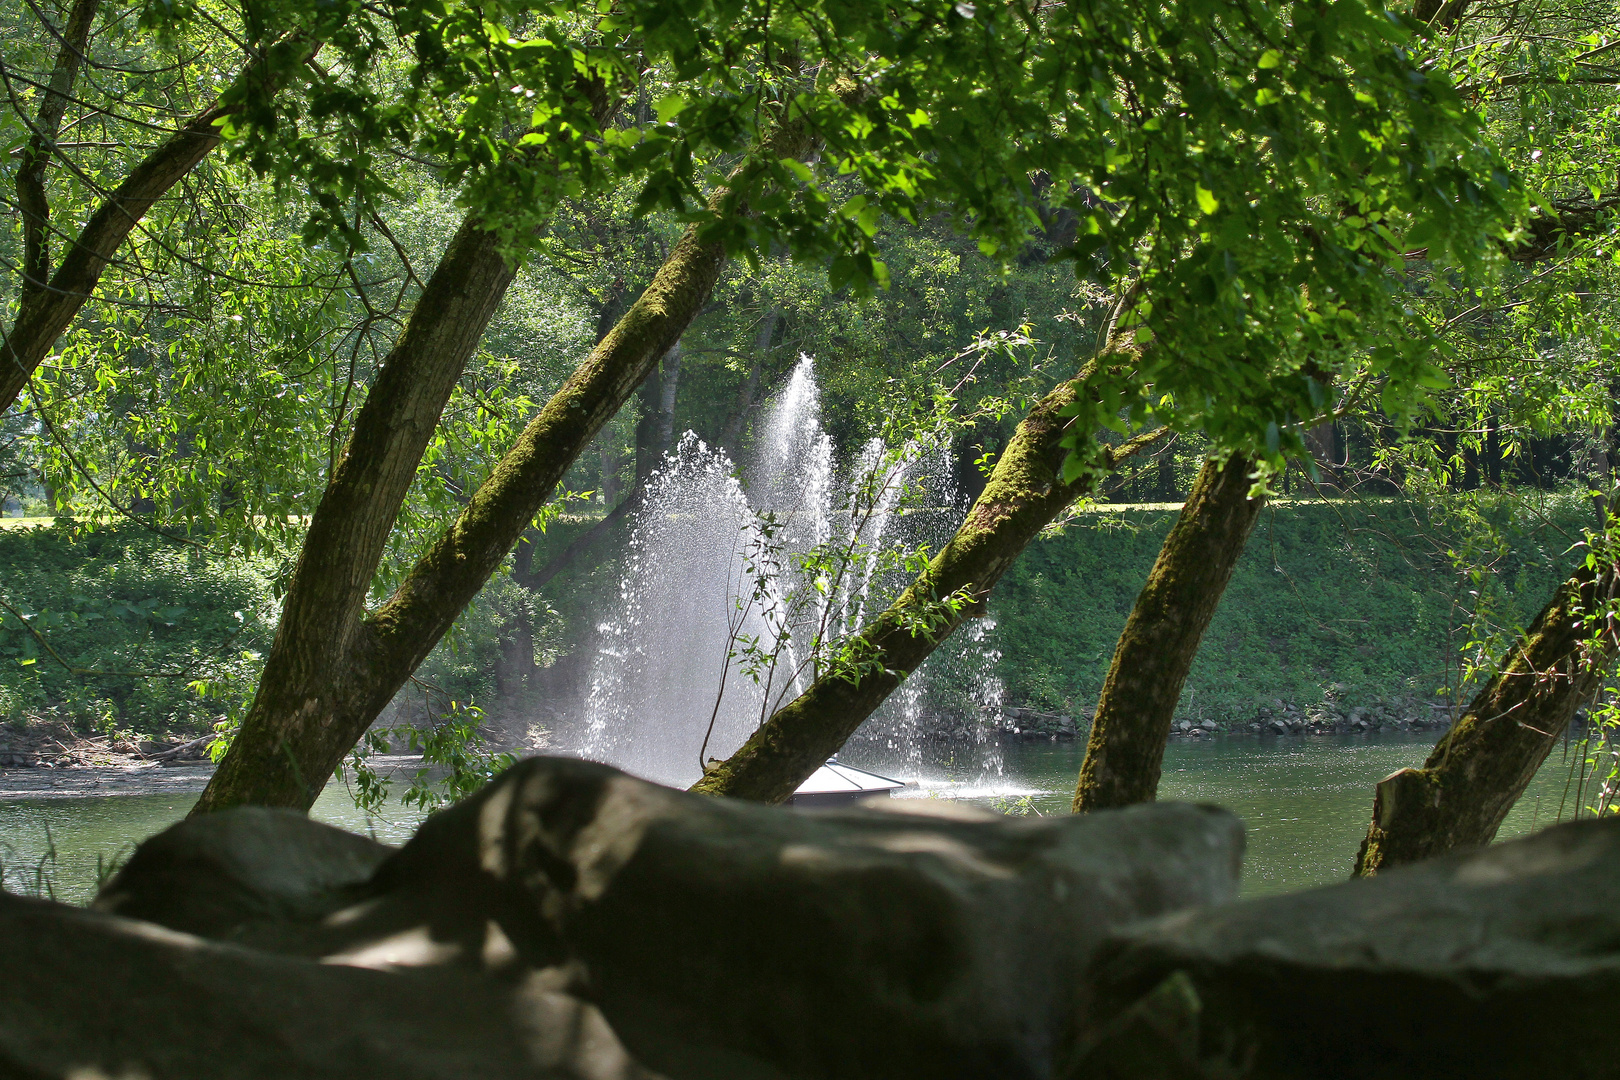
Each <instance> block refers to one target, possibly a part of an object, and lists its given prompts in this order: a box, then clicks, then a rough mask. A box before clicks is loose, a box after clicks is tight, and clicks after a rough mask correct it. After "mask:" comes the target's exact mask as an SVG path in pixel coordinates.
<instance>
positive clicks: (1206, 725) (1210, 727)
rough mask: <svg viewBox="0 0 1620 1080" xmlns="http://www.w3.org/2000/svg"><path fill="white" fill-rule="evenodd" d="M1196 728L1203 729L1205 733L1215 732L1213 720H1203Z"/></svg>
mask: <svg viewBox="0 0 1620 1080" xmlns="http://www.w3.org/2000/svg"><path fill="white" fill-rule="evenodd" d="M1198 726H1199V727H1201V728H1203V729H1204V730H1205V731H1210V732H1213V731H1214V730H1215V721H1213V720H1205V721H1203V722H1202V723H1201V724H1199V725H1198Z"/></svg>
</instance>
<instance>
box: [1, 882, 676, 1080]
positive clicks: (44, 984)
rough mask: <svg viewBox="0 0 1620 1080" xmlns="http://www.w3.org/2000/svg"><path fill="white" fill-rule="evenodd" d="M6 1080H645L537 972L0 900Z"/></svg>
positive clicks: (576, 1005) (609, 1038)
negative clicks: (385, 964) (423, 963)
mask: <svg viewBox="0 0 1620 1080" xmlns="http://www.w3.org/2000/svg"><path fill="white" fill-rule="evenodd" d="M0 941H4V942H5V943H6V947H5V948H4V949H0V1076H5V1077H18V1078H27V1080H36V1078H46V1077H50V1078H64V1080H91V1078H95V1077H101V1078H114V1077H117V1078H134V1077H142V1078H145V1080H282V1078H297V1080H376V1078H378V1077H387V1078H389V1080H468V1078H472V1077H478V1078H480V1080H482V1078H489V1080H518V1078H525V1080H528V1078H532V1080H567V1078H577V1080H638V1078H643V1080H645V1078H650V1074H649V1073H647V1072H646V1071H645V1070H644V1069H642V1068H641V1067H640V1066H638V1065H636V1064H635V1063H634V1062H632V1061H631V1060H630V1059H629V1057H628V1056H627V1055H626V1054H625V1053H624V1051H623V1048H622V1047H621V1046H620V1045H619V1044H618V1043H617V1041H616V1040H615V1039H614V1037H613V1034H612V1032H611V1031H610V1030H609V1029H608V1028H607V1027H606V1025H605V1024H603V1023H602V1022H601V1020H600V1018H599V1017H597V1018H595V1019H594V1020H593V1019H592V1017H593V1015H594V1010H590V1009H589V1007H588V1006H585V1005H584V1004H583V1003H582V1002H579V1001H578V1000H577V999H573V998H569V997H567V996H566V995H563V994H559V993H557V992H556V991H555V990H552V989H550V988H549V987H548V986H547V985H546V984H545V982H544V980H543V979H542V978H541V977H539V976H538V975H534V974H531V975H529V976H526V977H521V978H517V979H515V980H512V981H506V982H503V981H499V980H496V979H493V978H489V977H486V976H483V975H481V974H475V973H472V972H464V971H459V970H454V969H431V970H420V969H416V970H413V969H401V970H393V971H376V970H364V969H361V968H358V967H353V966H347V965H343V964H327V963H317V962H314V961H310V960H297V959H291V958H288V957H282V956H273V955H268V954H265V953H260V952H255V951H252V950H248V949H242V948H237V947H234V946H230V945H222V944H217V943H214V942H209V941H205V940H203V939H202V938H198V937H193V936H191V935H189V934H181V933H176V932H173V931H170V930H165V929H163V928H161V927H158V926H155V925H153V924H151V923H145V922H138V921H136V920H132V919H124V918H120V917H117V916H113V915H107V914H103V913H100V912H93V911H84V910H81V909H78V908H72V907H68V906H66V905H64V904H55V903H49V902H46V901H40V900H26V899H23V898H21V897H15V896H11V895H9V894H6V893H0Z"/></svg>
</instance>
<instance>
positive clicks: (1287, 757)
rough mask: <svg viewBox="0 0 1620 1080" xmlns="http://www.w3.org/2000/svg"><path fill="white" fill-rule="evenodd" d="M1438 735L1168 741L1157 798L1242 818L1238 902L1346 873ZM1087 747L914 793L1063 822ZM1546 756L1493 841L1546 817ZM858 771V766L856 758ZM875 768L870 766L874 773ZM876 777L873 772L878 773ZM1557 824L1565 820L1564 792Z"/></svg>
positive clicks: (1046, 747)
mask: <svg viewBox="0 0 1620 1080" xmlns="http://www.w3.org/2000/svg"><path fill="white" fill-rule="evenodd" d="M1437 738H1438V735H1437V734H1435V733H1428V732H1390V733H1380V734H1376V735H1319V736H1291V737H1285V738H1265V739H1260V738H1256V737H1254V736H1247V735H1240V736H1233V737H1230V738H1227V737H1215V738H1205V739H1196V740H1192V739H1176V740H1173V741H1172V742H1171V743H1170V745H1169V746H1168V747H1166V748H1165V755H1164V772H1163V775H1162V776H1161V778H1160V781H1159V798H1160V799H1161V800H1167V801H1168V800H1182V801H1186V802H1202V803H1215V804H1217V805H1219V806H1224V807H1226V808H1227V809H1229V810H1231V811H1233V812H1234V813H1236V814H1237V815H1238V816H1239V817H1241V818H1242V819H1243V823H1244V826H1245V828H1246V831H1247V841H1248V844H1247V852H1246V854H1245V856H1244V861H1243V895H1244V896H1264V895H1267V894H1269V893H1279V892H1290V891H1292V890H1295V889H1303V888H1309V887H1311V886H1314V885H1327V884H1331V883H1333V882H1336V881H1343V880H1345V879H1346V878H1348V877H1349V876H1350V868H1351V866H1352V865H1353V864H1354V862H1355V858H1356V852H1357V850H1358V849H1359V848H1360V846H1361V840H1362V838H1363V837H1364V836H1366V835H1367V824H1368V821H1369V820H1370V818H1371V815H1372V797H1373V788H1374V787H1375V786H1376V785H1377V783H1378V781H1380V780H1382V779H1383V778H1384V777H1386V776H1388V775H1389V774H1390V773H1392V772H1394V771H1395V770H1397V769H1401V768H1406V767H1409V766H1417V765H1421V764H1422V763H1423V759H1424V758H1425V757H1427V756H1428V754H1429V751H1430V750H1431V749H1433V748H1434V744H1435V740H1436V739H1437ZM1085 750H1086V748H1085V743H1084V742H1083V741H1081V740H1073V741H1069V742H1062V741H1060V742H1044V741H1035V742H1025V743H1012V744H1008V745H1007V746H1005V747H1004V748H1003V757H1004V760H1005V764H1004V766H1003V776H1002V779H1001V781H1000V785H999V786H1000V787H1001V791H999V792H998V791H997V790H996V788H997V787H998V784H997V782H996V781H995V780H994V779H993V778H986V777H982V776H979V775H977V769H969V768H963V769H962V770H961V771H960V772H959V773H957V775H956V776H955V777H952V776H951V773H952V771H953V770H949V769H946V770H944V772H945V780H944V782H940V781H939V780H935V781H933V782H925V783H924V784H923V785H922V791H921V792H920V794H923V795H934V796H945V797H952V796H964V795H965V796H967V797H970V798H974V800H975V801H979V802H984V803H986V804H988V805H991V806H996V807H998V808H1000V809H1012V810H1014V811H1017V810H1018V809H1020V807H1019V805H1018V804H1019V803H1020V802H1022V800H1023V799H1024V798H1026V797H1027V799H1028V803H1027V804H1026V805H1027V806H1028V807H1029V808H1030V809H1032V810H1033V811H1035V812H1038V813H1042V814H1067V813H1068V812H1069V803H1070V801H1071V800H1072V799H1073V797H1074V784H1075V779H1076V777H1077V776H1079V773H1080V762H1081V760H1082V759H1083V758H1084V757H1085ZM1573 756H1575V755H1574V751H1573V749H1572V750H1571V752H1570V754H1568V755H1566V754H1564V753H1563V752H1562V748H1555V749H1554V750H1553V752H1552V754H1550V755H1549V756H1548V758H1547V763H1546V764H1545V765H1544V766H1542V769H1541V771H1540V773H1538V774H1537V776H1536V778H1535V780H1534V781H1532V783H1531V785H1530V787H1529V789H1528V790H1527V791H1526V792H1525V795H1524V798H1522V799H1521V800H1520V801H1519V803H1518V805H1517V806H1515V807H1514V808H1513V811H1512V812H1511V813H1510V814H1509V815H1508V818H1507V821H1505V822H1504V823H1503V825H1502V829H1501V832H1500V833H1499V834H1498V839H1501V840H1509V839H1512V838H1513V837H1516V836H1523V835H1525V834H1526V833H1529V832H1531V831H1532V829H1533V828H1543V827H1545V826H1547V825H1551V824H1553V822H1554V821H1555V820H1556V818H1557V815H1558V810H1559V805H1560V802H1561V801H1563V800H1564V789H1565V784H1566V781H1567V780H1568V779H1569V772H1570V770H1569V758H1570V757H1573ZM856 764H859V763H858V762H857V763H856ZM873 767H874V768H876V766H873ZM877 771H879V772H881V771H882V770H881V769H877ZM1570 790H1571V794H1570V796H1569V798H1568V800H1567V803H1568V805H1567V806H1565V808H1564V816H1565V818H1568V817H1569V816H1570V815H1571V814H1572V813H1573V808H1574V805H1575V799H1574V795H1573V791H1574V788H1573V785H1572V786H1571V788H1570Z"/></svg>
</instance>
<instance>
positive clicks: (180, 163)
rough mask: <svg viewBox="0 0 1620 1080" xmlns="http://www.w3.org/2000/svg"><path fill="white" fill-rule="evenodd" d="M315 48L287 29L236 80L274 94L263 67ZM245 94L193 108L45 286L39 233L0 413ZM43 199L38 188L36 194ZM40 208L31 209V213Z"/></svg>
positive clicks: (0, 382) (8, 342)
mask: <svg viewBox="0 0 1620 1080" xmlns="http://www.w3.org/2000/svg"><path fill="white" fill-rule="evenodd" d="M314 51H315V43H314V42H312V41H310V40H309V39H308V38H307V37H306V36H305V35H302V34H291V35H288V36H287V37H285V38H283V39H282V40H280V41H278V42H277V43H276V44H275V45H274V46H272V47H271V49H270V51H269V52H268V53H267V55H266V56H265V57H264V58H262V59H261V60H259V61H256V62H254V63H251V64H249V65H248V66H247V67H246V68H244V69H243V70H242V73H241V74H240V75H239V76H238V77H237V86H238V88H239V87H240V86H242V85H244V84H246V83H248V82H250V81H258V82H260V83H265V84H266V85H264V86H263V87H262V88H261V92H270V93H273V92H274V91H275V89H276V85H275V83H273V82H267V80H269V79H270V76H269V75H268V74H267V73H268V72H285V71H288V70H292V69H294V68H296V67H297V66H298V65H299V64H301V63H302V62H303V60H304V59H305V58H307V57H309V56H311V55H313V54H314ZM242 100H243V99H242V98H241V96H240V95H238V94H235V93H227V94H226V95H223V96H222V97H221V99H220V101H216V102H215V103H214V104H213V105H212V106H210V107H209V108H207V109H205V110H203V111H202V112H200V113H198V114H197V115H196V116H195V117H193V118H192V119H191V120H190V121H188V122H187V123H186V124H185V126H183V127H181V128H180V129H179V130H178V131H176V132H175V133H174V134H173V135H170V136H169V137H168V138H167V139H165V140H164V141H163V142H162V143H161V144H159V146H158V147H157V149H155V150H153V151H152V152H151V153H150V154H148V155H146V157H145V158H144V159H142V161H141V162H140V163H139V164H138V165H136V166H135V168H134V169H132V170H130V174H129V175H128V176H127V177H125V178H124V181H123V183H121V184H119V185H118V187H117V188H116V189H114V190H113V192H112V193H111V194H110V195H108V196H107V197H106V199H104V200H103V201H102V203H101V205H100V206H98V207H96V209H95V211H94V212H93V213H92V214H91V215H90V218H89V220H88V221H86V222H85V224H84V227H83V228H82V229H80V230H79V233H78V235H77V236H75V237H74V238H73V240H72V242H71V244H70V246H69V247H68V249H67V251H66V252H65V253H64V254H63V256H62V261H61V264H60V265H59V266H57V268H56V272H55V273H54V274H51V275H50V281H49V284H43V277H44V274H45V273H46V272H47V271H48V260H47V259H46V257H45V245H44V238H43V235H42V236H41V239H40V243H39V245H38V247H39V251H38V253H37V254H34V253H30V255H29V259H30V264H29V266H28V267H26V268H25V271H26V273H27V275H28V278H29V284H30V286H31V287H29V288H25V289H24V290H23V293H22V298H21V301H20V302H19V304H18V306H17V317H16V319H15V320H14V321H13V323H12V325H11V329H10V330H9V332H7V333H6V334H5V335H4V337H3V338H0V412H5V411H6V410H7V409H10V408H11V407H12V406H13V405H14V404H16V402H17V397H18V395H20V394H21V393H22V391H23V388H24V387H26V386H27V385H28V380H29V379H30V378H31V377H32V376H33V374H34V369H35V368H37V367H38V366H39V364H40V362H41V361H42V360H44V359H45V357H46V356H47V355H49V354H50V351H51V348H52V347H53V346H54V345H55V344H56V340H57V338H59V337H61V336H62V333H63V332H64V331H65V330H67V328H68V326H69V324H71V323H72V322H73V319H74V317H75V316H76V315H78V313H79V310H80V309H81V308H83V307H84V305H85V302H86V301H88V300H89V299H90V294H91V292H92V291H94V289H95V287H96V283H97V282H99V281H100V280H101V274H102V271H104V270H106V268H107V264H108V263H109V262H111V261H112V257H113V255H114V254H115V253H116V252H117V251H118V248H119V246H120V245H121V244H123V242H124V239H125V238H126V237H128V236H129V234H130V231H131V230H133V229H134V228H135V226H136V225H137V224H139V222H140V220H141V218H142V217H144V216H145V214H146V212H147V211H148V210H150V209H151V208H152V207H153V206H154V205H155V204H156V203H157V201H158V200H159V199H161V198H163V196H165V195H166V194H168V192H169V190H170V189H171V188H173V187H174V185H175V184H177V183H179V182H180V180H181V179H182V178H184V177H185V176H186V174H187V173H189V172H191V170H192V169H194V168H196V166H197V164H198V163H199V162H201V161H202V160H203V158H205V157H207V156H208V153H209V151H211V150H213V149H214V147H216V146H218V145H219V143H220V137H219V124H220V123H221V122H222V121H223V120H224V119H226V117H228V116H231V115H233V114H234V113H235V112H236V111H237V110H239V109H240V108H242ZM222 102H230V104H222ZM43 198H44V195H43V189H41V191H40V193H39V196H38V199H39V200H43ZM24 201H27V199H26V197H25V199H24ZM38 212H39V208H38V207H36V210H35V213H38ZM41 220H43V218H41ZM58 228H60V226H58ZM35 261H37V262H38V265H37V266H36V265H34V262H35Z"/></svg>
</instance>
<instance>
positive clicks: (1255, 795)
mask: <svg viewBox="0 0 1620 1080" xmlns="http://www.w3.org/2000/svg"><path fill="white" fill-rule="evenodd" d="M1431 746H1433V739H1432V738H1429V737H1425V736H1423V735H1418V734H1387V735H1371V736H1367V735H1360V736H1356V735H1346V736H1319V737H1296V738H1284V739H1267V740H1265V741H1261V740H1257V739H1254V738H1248V737H1235V738H1229V739H1228V738H1214V739H1203V740H1198V741H1183V740H1177V741H1175V742H1173V743H1172V744H1171V745H1170V746H1169V748H1168V749H1167V750H1166V752H1165V760H1164V776H1163V778H1162V780H1161V782H1160V786H1159V797H1160V798H1161V799H1165V800H1170V799H1182V800H1187V801H1193V802H1207V803H1217V804H1219V805H1221V806H1225V807H1227V808H1229V809H1231V810H1232V811H1234V812H1236V813H1237V814H1238V816H1240V817H1241V818H1243V821H1244V824H1245V825H1246V826H1247V827H1248V854H1247V856H1246V858H1245V860H1244V872H1243V875H1244V879H1243V893H1244V895H1245V896H1262V895H1265V894H1267V893H1277V892H1286V891H1289V890H1292V889H1300V888H1307V887H1309V886H1313V885H1324V884H1329V883H1332V882H1335V881H1342V880H1344V878H1345V877H1346V876H1347V875H1348V874H1349V872H1350V864H1351V862H1352V861H1353V860H1354V858H1355V854H1356V848H1357V846H1358V845H1359V844H1360V843H1361V838H1362V836H1363V835H1364V834H1365V832H1366V828H1367V816H1368V814H1369V813H1370V812H1371V809H1372V792H1373V786H1374V785H1375V784H1376V783H1377V782H1378V781H1379V780H1381V779H1382V778H1383V777H1385V776H1387V775H1389V774H1390V773H1392V772H1394V771H1395V770H1396V769H1399V768H1403V767H1406V766H1410V765H1417V764H1420V763H1421V762H1422V760H1423V758H1424V756H1425V755H1426V754H1427V753H1428V751H1429V748H1430V747H1431ZM1084 755H1085V746H1084V744H1083V743H1080V742H1058V743H1044V742H1042V743H1018V744H1013V745H1009V746H1008V747H1007V748H1006V755H1005V765H1004V770H1003V773H1002V775H1001V776H999V777H991V778H985V777H982V776H980V775H978V772H977V770H978V766H977V764H968V763H967V762H964V764H963V765H962V766H961V768H959V769H956V768H952V767H951V766H949V765H948V764H947V765H944V766H941V767H939V769H938V771H937V772H935V773H933V774H932V775H931V778H930V779H926V780H924V781H922V782H921V783H920V784H918V786H917V787H916V788H913V789H912V794H913V796H932V797H944V798H966V799H973V800H975V801H978V802H983V803H985V804H987V805H992V806H1000V807H1003V808H1006V807H1007V805H1008V803H1016V802H1020V801H1022V800H1023V799H1025V798H1027V799H1028V805H1029V806H1031V807H1032V808H1033V809H1035V810H1037V811H1039V812H1040V813H1043V814H1066V813H1068V811H1069V800H1070V798H1071V796H1072V794H1073V789H1074V780H1075V776H1076V775H1077V774H1078V773H1079V771H1080V761H1081V758H1082V757H1084ZM968 761H976V756H975V755H968ZM850 763H851V764H854V765H860V766H864V767H867V768H875V769H877V770H878V771H879V772H882V771H884V764H885V763H883V762H879V761H870V762H868V761H861V760H855V759H851V760H850ZM1568 770H1569V760H1568V756H1566V755H1565V754H1563V753H1561V752H1560V751H1558V750H1555V751H1554V752H1553V754H1552V755H1551V757H1549V759H1548V761H1547V765H1546V766H1545V767H1544V768H1543V769H1542V770H1541V773H1540V774H1539V775H1538V776H1537V777H1536V779H1535V780H1534V782H1533V783H1532V784H1531V786H1530V790H1529V791H1528V792H1527V793H1526V795H1525V797H1524V799H1522V800H1521V801H1520V803H1519V805H1518V806H1517V807H1515V808H1514V810H1513V813H1512V814H1510V815H1509V816H1508V819H1507V822H1506V824H1504V825H1503V827H1502V833H1501V838H1502V839H1509V838H1512V837H1515V836H1522V835H1524V834H1525V833H1527V832H1530V831H1531V829H1532V828H1533V827H1540V826H1544V825H1548V824H1551V823H1552V822H1553V821H1554V820H1555V819H1556V817H1557V815H1558V810H1559V805H1560V802H1561V801H1563V799H1564V787H1565V780H1566V778H1567V776H1568ZM32 771H33V770H30V772H32ZM197 772H198V775H197V777H196V779H195V782H194V783H183V784H177V785H175V788H174V789H173V790H165V791H162V792H160V793H157V794H141V795H101V796H69V797H60V796H59V797H55V798H14V799H4V798H0V859H3V860H4V881H5V885H6V887H7V888H9V889H12V890H14V891H33V886H34V883H35V872H36V867H39V866H41V859H42V858H43V857H44V856H45V853H46V850H47V836H48V838H49V842H50V843H52V844H54V846H55V850H56V858H55V860H54V864H53V863H52V862H50V861H46V862H45V863H44V865H43V871H42V873H44V874H46V876H47V877H48V882H49V884H50V885H51V886H52V888H53V889H54V892H55V895H56V896H57V898H58V899H61V900H69V901H83V900H85V899H87V898H88V897H89V896H90V894H91V893H92V892H93V891H94V889H95V883H96V875H97V863H98V860H100V861H101V863H102V864H103V865H105V864H106V863H107V862H108V861H110V860H112V859H113V858H115V857H118V856H120V855H121V854H127V853H128V851H129V850H130V849H131V848H133V846H134V845H135V844H136V843H137V842H139V841H140V840H142V839H144V838H145V837H147V836H150V835H152V834H153V833H156V832H159V831H161V830H162V829H164V828H167V827H168V826H169V825H171V824H173V823H174V822H176V821H178V820H180V819H181V818H182V817H184V816H185V814H186V811H187V810H189V809H190V808H191V804H192V802H193V801H194V800H195V799H196V792H197V791H198V790H200V789H201V787H202V784H203V783H204V782H205V780H206V774H205V773H204V772H203V771H202V770H198V771H197ZM891 775H892V774H891ZM1568 802H1569V805H1568V806H1566V808H1565V816H1566V817H1567V816H1568V814H1569V811H1570V809H1571V808H1572V807H1573V799H1570V800H1569V801H1568ZM313 815H314V817H316V818H317V819H318V820H321V821H325V822H329V823H331V824H333V825H338V826H340V827H342V828H345V829H350V830H353V831H354V832H358V833H369V834H371V835H373V836H375V837H376V838H377V839H378V840H381V841H383V842H384V843H393V844H398V843H402V842H403V841H404V840H406V839H407V838H409V836H410V835H411V833H412V832H413V831H414V830H415V828H416V825H417V824H418V823H419V822H420V820H421V817H422V815H421V812H420V811H419V810H415V809H410V808H406V807H403V806H400V805H398V804H394V805H392V806H390V807H389V809H388V812H387V814H386V817H385V818H368V817H366V816H365V815H364V814H362V813H360V811H358V810H356V809H355V807H354V803H353V802H352V801H351V800H350V798H349V796H348V793H347V792H346V791H345V790H344V789H343V787H342V786H341V785H339V784H337V783H333V784H330V785H328V786H327V789H326V791H325V792H324V793H323V794H322V795H321V798H320V800H319V801H318V802H317V803H316V804H315V808H314V811H313Z"/></svg>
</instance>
